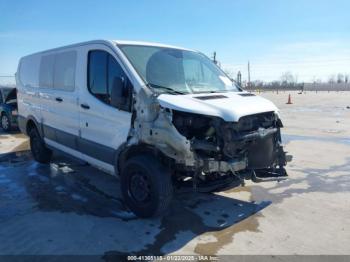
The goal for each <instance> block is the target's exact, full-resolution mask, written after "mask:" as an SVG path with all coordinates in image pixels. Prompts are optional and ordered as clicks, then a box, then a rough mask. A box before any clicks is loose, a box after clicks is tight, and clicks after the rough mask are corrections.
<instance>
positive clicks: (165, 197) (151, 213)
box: [120, 155, 173, 218]
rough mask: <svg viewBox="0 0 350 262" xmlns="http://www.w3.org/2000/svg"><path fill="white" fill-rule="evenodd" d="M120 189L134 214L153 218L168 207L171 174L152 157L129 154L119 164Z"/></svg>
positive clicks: (170, 193)
mask: <svg viewBox="0 0 350 262" xmlns="http://www.w3.org/2000/svg"><path fill="white" fill-rule="evenodd" d="M120 185H121V191H122V195H123V198H124V201H125V202H126V205H127V206H128V207H129V208H130V210H131V211H132V212H133V213H134V214H135V215H137V216H138V217H143V218H147V217H156V216H159V215H162V214H163V213H164V212H165V211H166V209H167V208H168V207H169V205H170V203H171V200H172V197H173V185H172V181H171V173H170V171H169V170H168V169H167V168H165V167H164V166H163V165H162V164H161V163H160V161H159V160H157V159H156V158H155V157H153V156H147V155H139V156H135V157H131V158H130V159H128V160H127V161H126V163H125V165H123V170H122V171H121V178H120Z"/></svg>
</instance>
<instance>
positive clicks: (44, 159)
mask: <svg viewBox="0 0 350 262" xmlns="http://www.w3.org/2000/svg"><path fill="white" fill-rule="evenodd" d="M29 138H30V149H31V151H32V155H33V157H34V159H35V160H36V161H38V162H40V163H43V164H46V163H49V162H50V160H51V156H52V151H51V150H50V149H48V148H47V147H46V146H45V143H44V141H43V139H42V138H41V136H40V134H39V132H38V130H37V129H36V128H32V129H31V130H30V131H29Z"/></svg>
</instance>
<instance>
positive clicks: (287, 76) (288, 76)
mask: <svg viewBox="0 0 350 262" xmlns="http://www.w3.org/2000/svg"><path fill="white" fill-rule="evenodd" d="M281 82H282V83H284V84H294V83H295V78H294V76H293V74H292V73H291V72H285V73H283V74H282V76H281Z"/></svg>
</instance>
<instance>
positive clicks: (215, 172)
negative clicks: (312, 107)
mask: <svg viewBox="0 0 350 262" xmlns="http://www.w3.org/2000/svg"><path fill="white" fill-rule="evenodd" d="M172 122H173V124H174V126H175V127H176V129H177V130H178V131H179V133H180V134H182V135H183V136H185V137H186V138H187V139H188V140H189V141H191V150H192V151H193V152H194V153H195V155H196V156H197V159H198V163H200V164H199V165H198V167H197V168H198V169H197V170H196V174H194V176H197V177H196V179H200V178H202V179H204V180H208V178H209V177H210V178H212V179H213V177H215V178H214V180H217V179H218V178H221V177H225V178H226V179H227V178H228V177H231V178H236V179H233V180H237V179H238V180H239V181H240V183H241V184H244V179H252V180H253V181H254V182H261V181H265V180H271V179H275V178H280V177H284V176H286V175H287V174H286V171H285V169H284V166H285V165H286V162H287V159H286V154H285V152H284V151H283V148H282V144H281V134H280V128H281V127H282V126H283V125H282V122H281V120H280V119H279V118H278V115H277V114H276V113H275V112H265V113H259V114H254V115H248V116H244V117H241V118H240V119H239V121H238V122H226V121H224V120H222V119H221V118H218V117H211V116H204V115H198V114H192V113H187V112H181V111H175V110H173V118H172Z"/></svg>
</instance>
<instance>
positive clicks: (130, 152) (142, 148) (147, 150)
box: [118, 144, 173, 173]
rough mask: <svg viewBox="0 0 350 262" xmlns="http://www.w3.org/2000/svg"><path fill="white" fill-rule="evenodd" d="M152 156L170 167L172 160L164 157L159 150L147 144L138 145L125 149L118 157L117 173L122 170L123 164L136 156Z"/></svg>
mask: <svg viewBox="0 0 350 262" xmlns="http://www.w3.org/2000/svg"><path fill="white" fill-rule="evenodd" d="M142 154H146V155H153V156H154V157H156V158H157V159H159V160H160V161H161V162H162V163H163V164H165V165H170V164H171V163H172V162H173V160H172V159H170V158H169V157H167V156H166V155H164V154H163V153H162V152H161V151H160V150H159V149H157V148H155V147H154V146H151V145H148V144H138V145H133V146H130V147H127V148H125V149H124V150H123V151H122V152H121V153H120V154H119V157H118V173H119V172H120V171H121V169H122V168H123V164H124V163H125V162H126V161H127V160H128V159H130V158H131V157H134V156H137V155H142Z"/></svg>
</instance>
